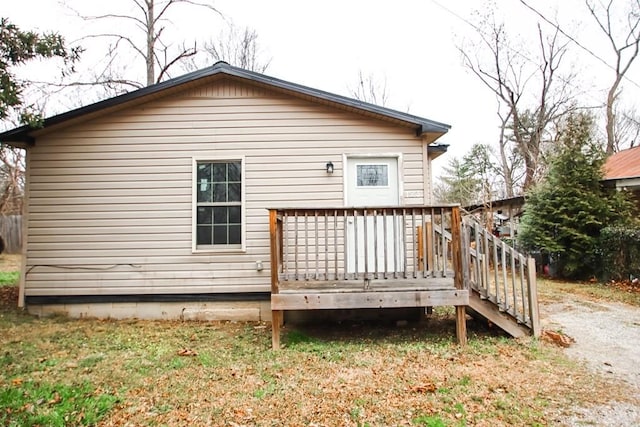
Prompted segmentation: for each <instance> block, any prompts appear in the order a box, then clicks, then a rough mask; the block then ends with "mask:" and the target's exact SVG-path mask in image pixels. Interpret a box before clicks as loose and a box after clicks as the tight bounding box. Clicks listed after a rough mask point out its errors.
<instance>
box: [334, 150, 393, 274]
mask: <svg viewBox="0 0 640 427" xmlns="http://www.w3.org/2000/svg"><path fill="white" fill-rule="evenodd" d="M345 180H346V192H347V194H346V204H347V206H348V207H370V206H398V205H399V203H400V189H399V181H398V158H396V157H366V158H358V157H348V158H347V165H346V171H345ZM354 222H355V224H354ZM384 222H385V221H384V218H381V217H379V218H377V220H376V219H374V218H373V217H368V218H367V221H366V227H365V221H364V218H357V220H355V221H354V220H353V219H351V220H350V221H349V224H348V229H347V242H348V244H347V252H348V253H347V271H348V272H349V273H356V272H357V273H363V272H365V270H366V271H367V272H370V273H371V272H384V271H388V272H392V271H395V270H396V266H397V265H398V266H401V265H404V263H403V261H402V258H401V255H402V254H401V250H400V248H401V245H400V244H399V242H398V239H397V237H398V236H395V235H394V229H395V230H397V231H399V230H400V227H399V222H398V224H396V227H394V226H393V218H391V217H387V218H386V223H387V224H386V227H385V224H384ZM385 228H386V232H385ZM365 231H366V237H365ZM356 240H357V241H356ZM365 241H366V244H367V250H366V252H367V257H366V259H367V263H366V267H365ZM394 241H395V242H396V244H395V245H394ZM385 242H386V245H385ZM356 245H357V250H356ZM356 253H357V256H356ZM385 253H386V256H385ZM356 258H357V262H356Z"/></svg>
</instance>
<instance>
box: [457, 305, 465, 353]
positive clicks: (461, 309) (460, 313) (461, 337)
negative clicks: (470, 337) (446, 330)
mask: <svg viewBox="0 0 640 427" xmlns="http://www.w3.org/2000/svg"><path fill="white" fill-rule="evenodd" d="M456 337H457V338H458V344H459V345H460V346H463V347H464V346H466V345H467V310H466V307H465V306H464V305H457V306H456Z"/></svg>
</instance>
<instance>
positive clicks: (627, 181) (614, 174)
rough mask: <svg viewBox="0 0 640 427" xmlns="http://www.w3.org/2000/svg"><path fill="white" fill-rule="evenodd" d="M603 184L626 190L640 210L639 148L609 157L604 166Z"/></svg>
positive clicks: (629, 149)
mask: <svg viewBox="0 0 640 427" xmlns="http://www.w3.org/2000/svg"><path fill="white" fill-rule="evenodd" d="M603 182H604V184H605V185H608V186H610V187H615V188H617V189H625V190H628V191H629V192H630V193H631V195H632V197H633V198H634V199H635V201H636V204H637V205H638V207H639V208H640V146H638V147H632V148H628V149H626V150H622V151H619V152H617V153H614V154H613V155H611V156H610V157H609V158H608V159H607V161H606V162H605V165H604V181H603Z"/></svg>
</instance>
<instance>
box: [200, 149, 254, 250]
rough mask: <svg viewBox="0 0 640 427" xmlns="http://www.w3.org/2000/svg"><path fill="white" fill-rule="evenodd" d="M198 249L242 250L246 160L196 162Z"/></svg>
mask: <svg viewBox="0 0 640 427" xmlns="http://www.w3.org/2000/svg"><path fill="white" fill-rule="evenodd" d="M194 191H195V201H196V207H195V215H194V216H195V218H194V222H195V248H196V249H241V248H242V242H243V239H242V236H243V231H244V230H243V227H244V224H243V209H242V208H243V206H242V203H243V200H242V199H243V197H242V195H243V191H242V161H241V160H223V161H196V179H195V189H194Z"/></svg>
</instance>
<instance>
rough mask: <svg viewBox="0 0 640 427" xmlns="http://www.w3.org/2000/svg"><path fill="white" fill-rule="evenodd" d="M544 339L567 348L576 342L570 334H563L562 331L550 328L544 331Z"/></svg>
mask: <svg viewBox="0 0 640 427" xmlns="http://www.w3.org/2000/svg"><path fill="white" fill-rule="evenodd" d="M542 339H543V340H545V341H547V342H550V343H553V344H556V345H559V346H560V347H565V348H566V347H571V345H572V344H573V343H575V342H576V340H575V339H573V338H572V337H570V336H569V335H566V334H563V333H562V332H556V331H551V330H548V329H545V330H543V331H542Z"/></svg>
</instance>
